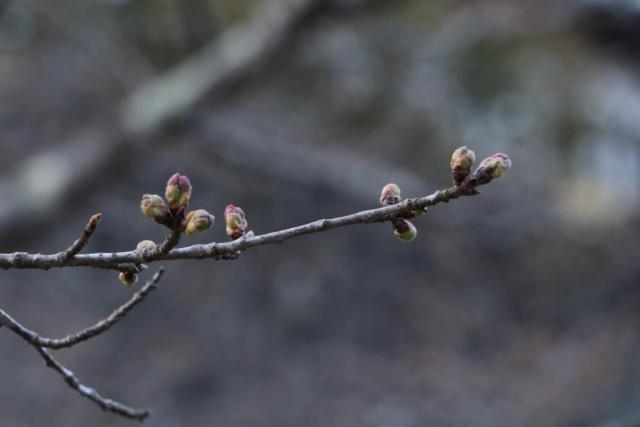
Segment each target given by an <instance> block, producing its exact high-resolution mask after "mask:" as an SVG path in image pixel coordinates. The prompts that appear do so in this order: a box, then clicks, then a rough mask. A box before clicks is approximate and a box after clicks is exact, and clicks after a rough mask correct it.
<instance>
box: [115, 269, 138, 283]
mask: <svg viewBox="0 0 640 427" xmlns="http://www.w3.org/2000/svg"><path fill="white" fill-rule="evenodd" d="M118 279H119V280H120V283H122V284H123V285H125V286H133V285H135V284H136V283H137V282H138V275H137V274H136V273H132V272H130V271H121V272H120V274H118Z"/></svg>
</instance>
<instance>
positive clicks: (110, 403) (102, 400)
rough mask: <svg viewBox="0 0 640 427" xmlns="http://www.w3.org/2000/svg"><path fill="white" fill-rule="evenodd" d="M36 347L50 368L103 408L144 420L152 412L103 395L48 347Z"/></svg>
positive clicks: (127, 416)
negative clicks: (61, 362) (85, 382)
mask: <svg viewBox="0 0 640 427" xmlns="http://www.w3.org/2000/svg"><path fill="white" fill-rule="evenodd" d="M34 348H35V349H36V350H37V351H38V353H39V354H40V356H42V358H43V359H44V361H45V363H46V364H47V366H48V367H49V368H51V369H53V370H54V371H56V372H58V373H59V374H60V375H62V378H64V380H65V382H66V383H67V384H68V385H69V387H71V388H72V389H74V390H76V391H77V392H78V393H80V395H81V396H83V397H86V398H87V399H89V400H91V401H92V402H94V403H95V404H97V405H98V406H99V407H101V408H102V409H103V410H105V411H107V412H113V413H115V414H118V415H122V416H123V417H126V418H131V419H134V420H138V421H143V420H144V419H145V418H147V417H148V416H149V415H150V414H151V413H150V412H149V410H148V409H137V408H131V407H129V406H127V405H123V404H122V403H119V402H116V401H115V400H112V399H109V398H106V397H102V396H101V395H100V393H98V392H97V391H96V390H95V389H93V388H91V387H87V386H86V385H84V384H82V383H81V382H80V380H78V378H77V377H76V376H75V374H74V373H73V372H72V371H71V370H69V369H67V368H65V367H64V366H62V365H61V364H60V363H59V362H58V361H57V360H56V359H54V358H53V356H51V354H50V353H49V351H48V350H47V349H46V348H44V347H38V346H34Z"/></svg>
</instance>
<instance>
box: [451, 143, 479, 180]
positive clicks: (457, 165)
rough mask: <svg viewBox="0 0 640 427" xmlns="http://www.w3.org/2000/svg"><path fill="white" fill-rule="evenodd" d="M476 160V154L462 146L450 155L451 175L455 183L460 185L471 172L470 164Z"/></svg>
mask: <svg viewBox="0 0 640 427" xmlns="http://www.w3.org/2000/svg"><path fill="white" fill-rule="evenodd" d="M475 160H476V154H475V153H474V152H473V151H472V150H470V149H468V148H467V146H466V145H465V146H462V147H460V148H458V149H456V151H454V152H453V154H452V155H451V176H452V177H453V182H454V183H455V185H460V184H462V182H463V181H464V180H465V179H466V178H467V177H468V176H469V174H470V173H471V166H472V165H473V162H475Z"/></svg>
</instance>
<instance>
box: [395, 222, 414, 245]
mask: <svg viewBox="0 0 640 427" xmlns="http://www.w3.org/2000/svg"><path fill="white" fill-rule="evenodd" d="M392 224H393V234H395V235H396V237H397V238H399V239H402V240H406V241H411V240H413V239H415V238H416V236H417V235H418V229H417V228H416V226H415V225H413V224H412V223H411V222H410V221H407V220H406V219H396V220H394V221H393V223H392Z"/></svg>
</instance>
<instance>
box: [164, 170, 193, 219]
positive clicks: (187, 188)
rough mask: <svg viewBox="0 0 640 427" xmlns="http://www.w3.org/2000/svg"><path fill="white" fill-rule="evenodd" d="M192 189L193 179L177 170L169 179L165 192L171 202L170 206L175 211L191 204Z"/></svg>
mask: <svg viewBox="0 0 640 427" xmlns="http://www.w3.org/2000/svg"><path fill="white" fill-rule="evenodd" d="M191 189H192V188H191V181H189V178H187V176H186V175H180V174H179V173H177V172H176V173H175V174H173V175H172V176H171V178H169V180H168V181H167V188H166V189H165V193H164V195H165V197H166V198H167V202H169V207H171V209H173V210H174V211H175V210H177V209H179V208H186V207H187V206H189V199H191Z"/></svg>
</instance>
